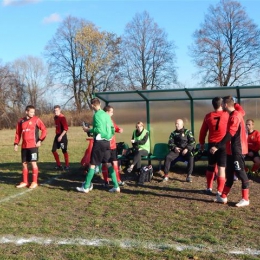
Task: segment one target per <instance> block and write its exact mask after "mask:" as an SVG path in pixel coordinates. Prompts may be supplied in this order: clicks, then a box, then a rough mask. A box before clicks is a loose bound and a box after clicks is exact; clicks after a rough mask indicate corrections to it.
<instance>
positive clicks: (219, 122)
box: [199, 97, 245, 194]
mask: <svg viewBox="0 0 260 260" xmlns="http://www.w3.org/2000/svg"><path fill="white" fill-rule="evenodd" d="M212 106H213V108H214V111H212V112H210V113H208V114H207V115H206V116H205V117H204V120H203V123H202V126H201V129H200V135H199V143H200V148H201V150H204V145H205V139H206V136H207V134H208V151H209V150H210V149H211V147H213V146H215V145H216V143H218V142H220V141H221V140H222V138H223V137H224V136H225V134H226V131H227V123H228V119H229V113H227V111H225V110H223V108H222V98H221V97H215V98H213V99H212ZM235 109H236V110H237V111H239V112H240V113H242V114H243V115H244V113H245V112H244V110H243V108H242V107H241V106H240V105H239V104H237V103H236V104H235ZM216 165H217V172H218V177H217V193H219V194H221V193H222V191H223V188H224V185H225V182H226V178H225V167H226V147H221V148H219V149H218V150H217V151H216V153H214V154H211V153H210V152H208V167H207V171H206V179H207V189H206V193H207V194H212V187H213V181H214V177H215V174H216V172H215V166H216Z"/></svg>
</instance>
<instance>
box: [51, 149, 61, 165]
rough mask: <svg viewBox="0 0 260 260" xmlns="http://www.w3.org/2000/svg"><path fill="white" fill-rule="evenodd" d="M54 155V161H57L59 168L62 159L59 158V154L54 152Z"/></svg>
mask: <svg viewBox="0 0 260 260" xmlns="http://www.w3.org/2000/svg"><path fill="white" fill-rule="evenodd" d="M52 153H53V156H54V159H55V161H56V164H57V166H60V165H61V163H60V157H59V154H58V153H57V152H52Z"/></svg>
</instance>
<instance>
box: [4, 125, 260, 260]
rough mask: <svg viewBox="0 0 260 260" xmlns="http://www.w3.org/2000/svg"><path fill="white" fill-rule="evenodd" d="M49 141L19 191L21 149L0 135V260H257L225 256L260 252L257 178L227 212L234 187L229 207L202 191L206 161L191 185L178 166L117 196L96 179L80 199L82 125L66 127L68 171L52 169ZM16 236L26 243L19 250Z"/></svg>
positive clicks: (236, 191)
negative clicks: (33, 184)
mask: <svg viewBox="0 0 260 260" xmlns="http://www.w3.org/2000/svg"><path fill="white" fill-rule="evenodd" d="M53 137H54V129H49V131H48V137H47V138H46V140H45V141H44V142H43V145H42V147H41V148H40V160H39V163H38V165H39V169H40V175H39V181H40V184H41V185H40V186H39V187H38V188H37V189H35V190H28V189H22V190H21V189H19V190H18V189H16V188H15V184H17V183H19V182H20V181H21V162H20V151H19V152H18V153H15V152H14V151H13V138H14V131H13V130H12V131H11V130H2V131H1V132H0V142H1V156H0V164H1V168H0V182H1V186H0V189H1V192H0V207H1V214H0V224H1V231H0V232H1V235H0V241H1V243H0V259H149V260H150V259H216V260H217V259H219V260H220V259H259V257H260V256H258V255H253V254H244V255H243V254H232V253H230V251H231V250H237V249H241V250H245V249H248V248H251V249H254V250H258V252H259V250H260V246H259V245H260V237H259V231H260V227H259V215H260V214H259V213H260V207H259V202H258V201H259V200H258V198H259V195H260V191H259V182H258V180H257V181H254V182H253V181H251V182H250V185H251V190H250V192H251V198H250V199H251V205H250V206H249V207H245V208H241V209H238V208H235V207H234V205H235V203H236V202H237V201H238V200H239V199H240V197H241V195H240V183H239V182H236V183H235V184H234V187H233V189H232V191H231V193H230V196H229V203H228V205H220V204H216V203H213V202H212V201H213V199H214V197H213V196H208V195H204V194H203V193H202V190H203V189H204V188H205V177H204V171H205V165H206V164H205V163H200V164H197V166H196V168H195V176H194V178H193V183H192V184H190V183H186V182H185V181H184V180H185V174H184V172H183V167H182V164H181V163H180V164H178V165H177V166H176V167H174V168H173V169H172V170H173V172H174V173H173V172H172V173H171V175H170V177H171V180H170V181H169V182H168V183H166V184H165V183H162V182H160V181H161V177H160V176H159V175H157V174H156V175H155V177H154V179H153V181H152V182H151V183H148V184H147V185H146V186H144V187H136V186H135V183H134V182H132V181H127V185H126V186H125V187H123V188H122V189H121V193H120V194H110V193H109V192H107V190H104V189H103V188H102V185H101V178H100V176H99V175H96V176H95V178H94V190H93V191H92V192H90V193H89V194H81V193H78V192H76V190H75V188H76V187H77V186H79V185H81V182H82V181H83V180H84V175H83V170H82V169H81V167H80V163H79V162H80V160H81V158H82V156H83V154H84V151H85V149H86V146H87V142H86V141H85V138H86V135H85V134H84V133H83V131H82V130H81V127H71V128H70V131H69V154H70V161H71V170H70V172H56V171H54V170H53V168H54V166H55V163H54V159H53V157H52V153H51V146H52V141H53ZM60 155H61V153H60ZM61 159H62V161H63V157H62V156H61ZM126 177H128V176H127V174H122V179H124V178H126ZM4 238H5V239H4ZM19 238H20V239H28V243H21V244H20V245H19V243H18V242H19V241H21V240H19ZM48 239H49V240H48ZM5 241H6V243H4V242H5ZM8 241H9V242H8ZM48 241H49V242H48ZM66 241H67V244H65V242H66ZM93 241H96V242H97V244H96V245H91V244H90V242H93ZM122 245H124V246H122ZM177 245H178V246H180V248H182V250H181V251H180V250H178V247H177Z"/></svg>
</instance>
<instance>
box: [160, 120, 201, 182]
mask: <svg viewBox="0 0 260 260" xmlns="http://www.w3.org/2000/svg"><path fill="white" fill-rule="evenodd" d="M175 126H176V130H175V131H173V132H171V134H170V137H169V141H168V145H169V149H170V152H169V154H168V155H167V156H166V158H165V163H164V179H163V181H168V180H169V177H168V173H169V170H170V166H171V162H172V161H174V160H176V159H177V158H179V157H180V156H181V157H183V159H184V160H185V161H187V162H188V164H187V177H186V181H187V182H192V178H191V175H192V172H193V166H194V157H193V153H192V152H193V150H194V148H195V144H196V142H195V139H194V136H193V133H192V132H191V130H189V129H186V128H184V123H183V120H182V119H177V120H176V122H175Z"/></svg>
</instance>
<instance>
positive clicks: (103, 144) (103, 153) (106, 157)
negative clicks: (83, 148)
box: [90, 140, 111, 165]
mask: <svg viewBox="0 0 260 260" xmlns="http://www.w3.org/2000/svg"><path fill="white" fill-rule="evenodd" d="M110 157H111V150H110V142H109V141H105V140H101V141H97V140H95V141H94V144H93V148H92V152H91V159H90V164H91V165H100V164H101V163H108V162H109V161H110Z"/></svg>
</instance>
